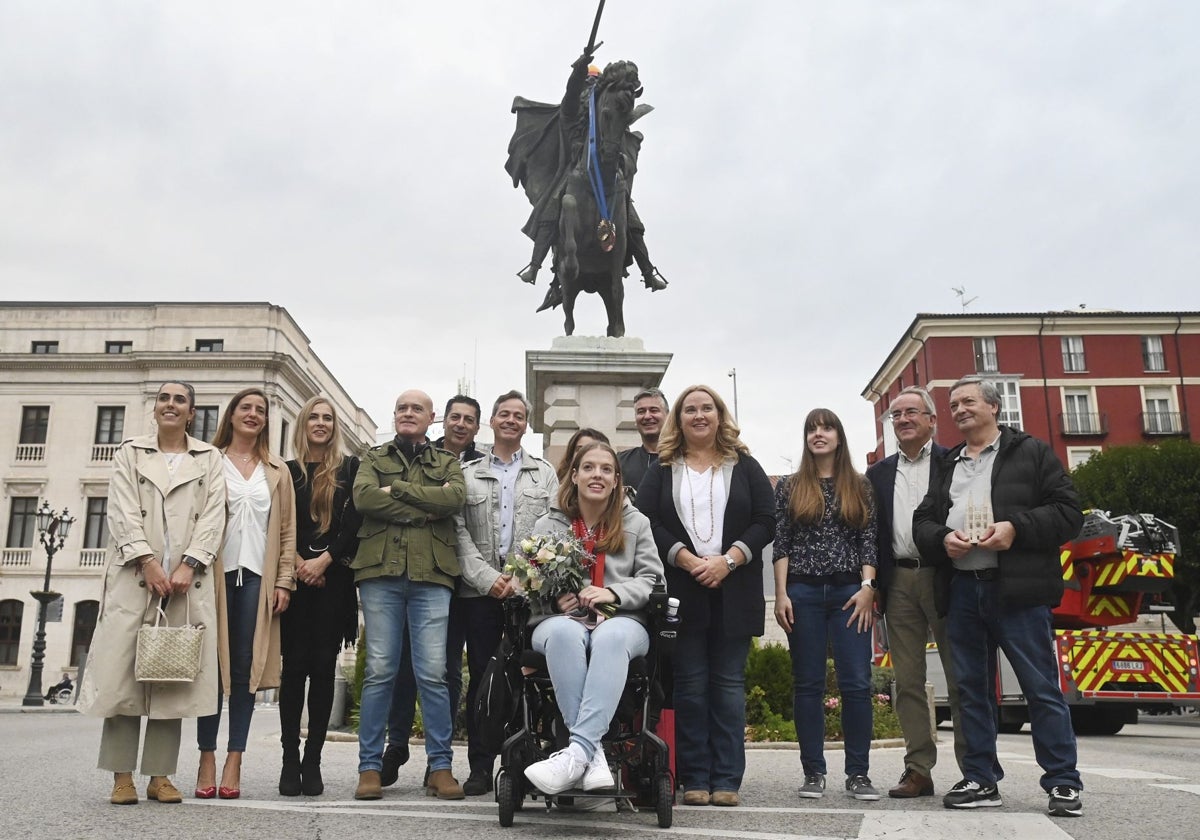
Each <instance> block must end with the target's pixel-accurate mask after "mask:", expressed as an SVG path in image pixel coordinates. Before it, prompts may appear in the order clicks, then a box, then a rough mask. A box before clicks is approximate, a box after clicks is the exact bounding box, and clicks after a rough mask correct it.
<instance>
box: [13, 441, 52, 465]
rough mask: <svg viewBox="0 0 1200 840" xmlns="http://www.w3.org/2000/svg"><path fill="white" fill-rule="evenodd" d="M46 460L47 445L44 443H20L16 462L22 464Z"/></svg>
mask: <svg viewBox="0 0 1200 840" xmlns="http://www.w3.org/2000/svg"><path fill="white" fill-rule="evenodd" d="M45 458H46V444H44V443H18V444H17V455H16V457H15V458H14V460H16V461H19V462H21V463H26V464H27V463H30V462H32V461H44V460H45Z"/></svg>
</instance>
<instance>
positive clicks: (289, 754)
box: [279, 749, 301, 796]
mask: <svg viewBox="0 0 1200 840" xmlns="http://www.w3.org/2000/svg"><path fill="white" fill-rule="evenodd" d="M300 786H301V781H300V751H299V750H298V749H285V750H284V751H283V769H282V770H280V771H279V795H280V796H299V795H300Z"/></svg>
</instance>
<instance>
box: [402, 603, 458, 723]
mask: <svg viewBox="0 0 1200 840" xmlns="http://www.w3.org/2000/svg"><path fill="white" fill-rule="evenodd" d="M461 604H462V599H461V598H458V597H453V596H452V597H451V598H450V622H449V624H448V625H447V627H446V690H447V691H448V692H449V693H450V719H451V720H452V721H453V720H454V718H455V717H456V716H457V714H458V701H459V699H461V697H462V656H463V647H464V646H465V645H466V635H465V631H466V628H465V622H464V618H463V612H462V606H461ZM467 712H468V715H469V714H470V703H469V701H468V709H467ZM416 718H417V678H416V676H415V675H414V674H413V666H412V640H411V639H410V638H409V637H408V636H405V637H404V647H403V649H402V650H401V651H400V669H399V670H398V671H397V672H396V684H395V685H394V686H392V706H391V708H390V709H389V710H388V728H387V742H388V743H389V744H402V743H405V742H406V741H408V739H409V737H410V736H411V735H412V728H413V721H414V720H416ZM469 719H470V718H469V717H468V720H469Z"/></svg>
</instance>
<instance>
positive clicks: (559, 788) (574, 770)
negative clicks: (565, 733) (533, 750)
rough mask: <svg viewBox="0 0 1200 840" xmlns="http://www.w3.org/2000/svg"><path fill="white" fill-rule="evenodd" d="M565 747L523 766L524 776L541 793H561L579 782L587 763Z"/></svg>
mask: <svg viewBox="0 0 1200 840" xmlns="http://www.w3.org/2000/svg"><path fill="white" fill-rule="evenodd" d="M577 749H578V748H574V749H573V748H572V747H567V748H566V749H565V750H559V751H558V752H556V753H554V754H552V755H551V756H550V757H549V758H547V759H546V760H545V761H538V762H536V763H534V764H530V765H529V766H528V767H526V768H525V778H526V779H528V780H529V781H530V783H531V784H533V786H534V787H536V788H537V789H538V790H540V791H541V792H542V793H549V794H554V793H562V792H563V791H564V790H570V789H571V788H573V787H575V786H576V785H578V784H579V781H580V779H582V778H583V774H584V773H586V772H587V769H588V768H587V763H586V762H584V761H583V760H582V758H581V757H580V755H579V752H577V751H576V750H577Z"/></svg>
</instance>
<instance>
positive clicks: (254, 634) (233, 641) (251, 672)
mask: <svg viewBox="0 0 1200 840" xmlns="http://www.w3.org/2000/svg"><path fill="white" fill-rule="evenodd" d="M268 412H269V408H268V403H267V397H266V394H264V393H263V391H262V390H261V389H260V388H246V389H245V390H243V391H240V392H238V393H237V394H235V395H234V397H233V399H232V400H230V401H229V406H228V407H227V408H226V410H225V413H224V414H223V415H222V416H221V422H220V425H219V426H218V427H217V434H216V437H215V438H214V439H213V445H214V446H216V447H217V448H219V449H220V450H222V452H223V453H224V457H223V459H222V466H223V469H224V475H225V490H226V515H227V519H226V524H225V540H224V543H223V544H222V546H221V553H220V557H219V563H220V569H219V572H220V574H218V575H217V598H218V603H220V604H221V605H222V614H223V615H224V616H225V619H226V621H225V624H224V626H219V627H218V628H217V640H218V645H217V647H218V655H219V659H220V664H221V688H222V691H223V692H224V694H225V695H226V696H227V697H229V740H228V744H227V746H226V756H225V766H224V769H223V770H222V772H221V784H220V787H219V788H218V786H217V781H216V749H217V729H218V727H219V726H220V723H221V707H220V700H219V699H218V706H217V713H216V714H214V715H209V716H207V717H202V718H200V719H199V721H198V722H197V726H196V738H197V742H198V746H199V747H200V768H199V770H198V771H197V774H196V797H197V798H198V799H212V798H213V797H214V796H216V795H218V793H219V795H220V797H221V798H222V799H237V798H238V797H239V796H240V795H241V774H242V753H243V752H245V750H246V735H247V733H248V732H249V730H250V718H251V716H252V715H253V714H254V694H255V692H257V691H261V690H263V689H268V688H276V687H277V686H278V685H279V674H280V663H281V659H280V653H279V614H280V613H282V612H283V611H284V610H286V609H287V606H288V602H289V600H290V599H291V594H292V590H293V589H295V583H294V580H293V560H294V558H295V555H296V503H295V491H294V489H293V488H292V481H291V475H290V474H289V472H288V469H287V465H286V464H285V463H284V462H283V461H282V460H281V459H279V458H277V457H275V456H274V455H272V454H271V452H270V448H269V443H268V441H269V425H270V424H269V422H268V420H269V417H268Z"/></svg>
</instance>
